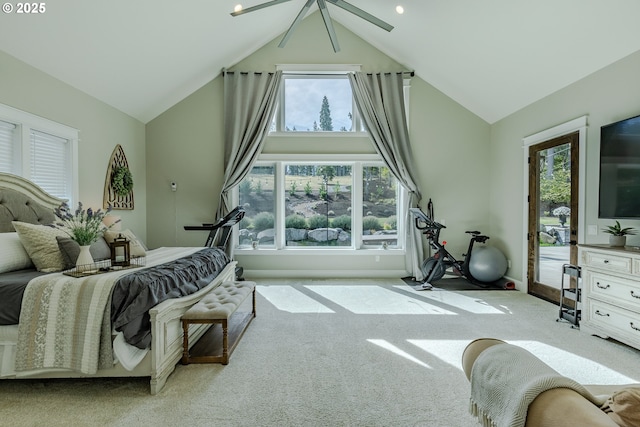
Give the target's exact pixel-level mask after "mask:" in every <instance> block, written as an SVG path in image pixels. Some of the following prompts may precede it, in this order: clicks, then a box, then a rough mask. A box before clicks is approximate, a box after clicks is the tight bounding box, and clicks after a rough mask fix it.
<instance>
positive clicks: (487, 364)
mask: <svg viewBox="0 0 640 427" xmlns="http://www.w3.org/2000/svg"><path fill="white" fill-rule="evenodd" d="M553 388H568V389H571V390H574V391H576V392H578V393H580V394H581V395H582V396H584V397H585V398H586V399H588V400H590V401H591V402H593V403H594V404H595V405H597V406H600V405H601V404H602V403H603V401H602V400H599V399H598V398H596V397H595V396H593V395H592V394H591V393H589V391H587V389H586V388H584V387H583V386H582V385H581V384H579V383H578V382H576V381H574V380H572V379H570V378H567V377H564V376H562V375H560V374H559V373H558V372H556V371H555V370H553V369H552V368H551V367H550V366H549V365H547V364H545V363H544V362H542V361H541V360H540V359H538V358H537V357H535V356H534V355H533V354H531V353H529V352H528V351H527V350H525V349H523V348H521V347H518V346H515V345H512V344H496V345H494V346H491V347H489V348H488V349H486V350H484V351H483V352H482V353H480V355H479V356H478V358H477V359H476V361H475V363H474V364H473V368H472V369H471V402H470V403H471V406H470V411H471V413H472V414H473V415H474V416H476V417H477V418H478V420H479V421H480V422H481V423H482V425H483V426H484V427H524V425H525V422H526V419H527V410H528V409H529V405H530V404H531V402H533V400H534V399H535V398H536V397H537V396H538V395H539V394H540V393H542V392H544V391H547V390H550V389H553Z"/></svg>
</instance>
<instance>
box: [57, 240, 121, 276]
mask: <svg viewBox="0 0 640 427" xmlns="http://www.w3.org/2000/svg"><path fill="white" fill-rule="evenodd" d="M56 240H57V241H58V248H60V253H61V254H62V258H63V259H64V269H65V270H68V269H70V268H74V267H75V266H76V261H77V259H78V255H80V245H79V244H78V242H76V241H75V240H73V239H72V238H71V237H63V236H56ZM89 252H91V257H92V258H93V260H94V261H102V260H105V259H109V258H111V248H110V247H109V244H108V243H107V242H106V241H105V240H104V238H102V237H101V238H99V239H98V240H96V241H95V242H93V243H92V244H91V247H90V248H89Z"/></svg>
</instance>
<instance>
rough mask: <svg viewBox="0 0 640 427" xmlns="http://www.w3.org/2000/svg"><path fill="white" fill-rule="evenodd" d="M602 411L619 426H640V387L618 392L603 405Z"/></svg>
mask: <svg viewBox="0 0 640 427" xmlns="http://www.w3.org/2000/svg"><path fill="white" fill-rule="evenodd" d="M602 410H603V411H605V412H606V413H607V415H609V418H611V419H612V420H613V421H614V422H615V423H616V424H618V425H619V426H622V427H634V426H640V387H627V388H623V389H621V390H618V391H616V392H615V393H613V394H612V395H611V397H609V399H607V401H606V402H605V403H604V405H602Z"/></svg>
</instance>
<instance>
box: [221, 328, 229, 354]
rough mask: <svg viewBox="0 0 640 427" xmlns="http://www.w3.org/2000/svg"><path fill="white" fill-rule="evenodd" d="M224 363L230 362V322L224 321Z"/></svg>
mask: <svg viewBox="0 0 640 427" xmlns="http://www.w3.org/2000/svg"><path fill="white" fill-rule="evenodd" d="M222 364H223V365H227V364H229V322H228V320H227V319H224V320H223V321H222Z"/></svg>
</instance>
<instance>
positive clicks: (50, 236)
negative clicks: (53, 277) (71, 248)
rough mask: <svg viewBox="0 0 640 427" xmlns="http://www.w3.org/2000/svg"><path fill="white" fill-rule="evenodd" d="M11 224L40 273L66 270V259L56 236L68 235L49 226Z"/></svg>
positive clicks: (22, 223) (21, 223)
mask: <svg viewBox="0 0 640 427" xmlns="http://www.w3.org/2000/svg"><path fill="white" fill-rule="evenodd" d="M11 224H13V227H14V228H15V229H16V231H17V232H18V236H20V241H21V242H22V245H23V246H24V248H25V249H26V250H27V253H28V254H29V257H30V258H31V261H33V264H34V265H35V266H36V269H37V270H38V271H42V272H45V273H51V272H54V271H62V270H64V266H65V264H64V258H63V257H62V253H61V252H60V248H58V241H57V240H56V236H67V235H68V234H67V233H65V232H64V231H62V230H60V229H59V228H55V227H49V226H47V225H35V224H29V223H26V222H19V221H12V222H11Z"/></svg>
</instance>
